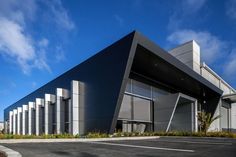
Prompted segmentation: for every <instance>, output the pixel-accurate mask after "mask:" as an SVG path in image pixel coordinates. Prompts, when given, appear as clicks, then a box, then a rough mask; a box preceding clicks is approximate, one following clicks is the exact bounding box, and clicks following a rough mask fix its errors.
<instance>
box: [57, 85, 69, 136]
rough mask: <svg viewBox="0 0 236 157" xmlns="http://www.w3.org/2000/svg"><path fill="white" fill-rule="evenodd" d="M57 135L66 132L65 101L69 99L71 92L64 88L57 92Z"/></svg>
mask: <svg viewBox="0 0 236 157" xmlns="http://www.w3.org/2000/svg"><path fill="white" fill-rule="evenodd" d="M56 94H57V96H56V133H57V134H62V133H64V132H65V116H64V115H65V101H64V99H67V98H69V91H68V90H66V89H62V88H57V90H56Z"/></svg>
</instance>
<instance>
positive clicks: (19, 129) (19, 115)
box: [17, 107, 22, 135]
mask: <svg viewBox="0 0 236 157" xmlns="http://www.w3.org/2000/svg"><path fill="white" fill-rule="evenodd" d="M17 134H18V135H21V134H22V107H18V108H17Z"/></svg>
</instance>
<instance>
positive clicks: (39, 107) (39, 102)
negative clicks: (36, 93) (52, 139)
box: [35, 98, 44, 135]
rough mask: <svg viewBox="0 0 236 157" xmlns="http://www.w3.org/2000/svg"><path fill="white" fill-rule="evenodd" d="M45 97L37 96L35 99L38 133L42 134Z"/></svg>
mask: <svg viewBox="0 0 236 157" xmlns="http://www.w3.org/2000/svg"><path fill="white" fill-rule="evenodd" d="M43 112H44V99H41V98H36V100H35V120H36V126H35V129H36V135H41V134H42V133H43V127H44V124H43V119H44V117H43V116H44V115H43Z"/></svg>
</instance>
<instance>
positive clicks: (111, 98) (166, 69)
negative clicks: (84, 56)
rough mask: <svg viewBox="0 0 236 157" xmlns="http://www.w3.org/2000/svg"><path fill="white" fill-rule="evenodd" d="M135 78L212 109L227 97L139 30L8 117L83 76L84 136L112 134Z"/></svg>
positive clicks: (27, 98)
mask: <svg viewBox="0 0 236 157" xmlns="http://www.w3.org/2000/svg"><path fill="white" fill-rule="evenodd" d="M130 78H131V79H135V80H138V81H141V82H144V83H146V84H150V85H153V86H156V85H158V86H161V87H162V88H164V89H166V90H168V91H169V92H170V93H173V94H174V93H182V94H185V95H188V96H191V97H193V98H195V99H197V100H198V102H199V103H201V102H206V104H205V105H204V106H203V108H204V109H205V110H206V111H208V112H211V113H214V112H215V109H216V107H217V104H218V102H219V100H220V97H221V95H222V90H220V89H219V88H217V87H216V86H214V85H213V84H211V83H210V82H209V81H207V80H206V79H205V78H203V77H202V76H201V75H199V74H198V73H196V72H194V71H193V70H192V69H191V68H189V67H187V66H186V65H185V64H183V63H182V62H180V61H179V60H178V59H176V58H175V57H173V56H172V55H171V54H169V53H168V52H166V51H165V50H163V49H161V48H160V47H159V46H157V45H156V44H154V43H153V42H151V41H150V40H149V39H147V38H146V37H144V36H142V35H141V34H139V33H138V32H136V31H134V32H132V33H130V34H128V35H127V36H125V37H124V38H122V39H120V40H119V41H117V42H115V43H114V44H112V45H111V46H109V47H107V48H105V49H104V50H102V51H101V52H99V53H97V54H96V55H94V56H92V57H91V58H89V59H88V60H86V61H84V62H82V63H81V64H79V65H77V66H76V67H74V68H72V69H71V70H69V71H67V72H65V73H64V74H62V75H61V76H59V77H57V78H56V79H54V80H52V81H51V82H49V83H47V84H45V85H44V86H42V87H41V88H39V89H37V90H36V91H34V92H32V93H31V94H29V95H27V96H25V97H24V98H22V99H21V100H19V101H18V102H16V103H14V104H13V105H11V106H9V107H8V108H6V109H5V110H4V119H5V121H7V120H9V118H8V117H9V111H11V110H13V109H14V108H16V107H20V106H21V105H22V104H28V102H30V101H33V102H34V101H35V99H36V98H44V94H45V93H48V94H54V93H55V90H56V88H63V89H70V88H71V81H72V80H78V81H80V82H83V83H84V91H83V92H84V93H83V95H84V98H83V103H84V113H83V117H81V120H82V123H84V128H82V130H81V131H80V132H81V134H85V133H88V132H91V131H100V132H107V133H113V132H114V131H115V128H116V125H117V119H118V115H119V111H120V107H121V104H122V100H123V97H124V93H125V89H126V85H127V82H128V79H130ZM154 119H155V118H154ZM155 124H156V123H155V121H154V124H153V125H155ZM154 128H155V127H154ZM154 131H155V130H154Z"/></svg>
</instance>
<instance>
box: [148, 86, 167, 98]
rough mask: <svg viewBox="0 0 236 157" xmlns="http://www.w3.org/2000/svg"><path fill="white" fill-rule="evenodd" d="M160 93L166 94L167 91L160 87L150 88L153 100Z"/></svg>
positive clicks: (160, 94)
mask: <svg viewBox="0 0 236 157" xmlns="http://www.w3.org/2000/svg"><path fill="white" fill-rule="evenodd" d="M162 95H168V92H167V91H164V90H162V89H159V88H155V87H153V88H152V98H153V100H156V99H158V97H159V96H162Z"/></svg>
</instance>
